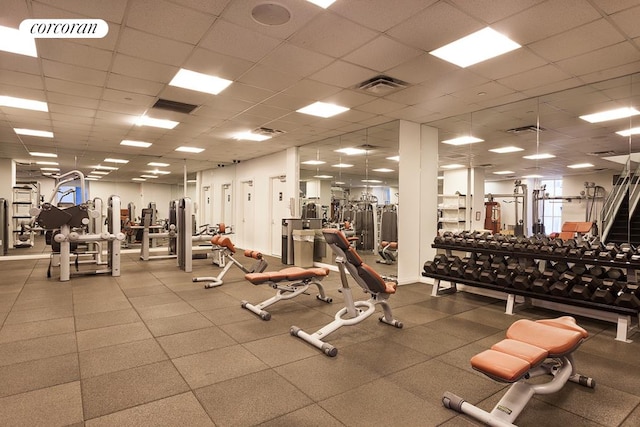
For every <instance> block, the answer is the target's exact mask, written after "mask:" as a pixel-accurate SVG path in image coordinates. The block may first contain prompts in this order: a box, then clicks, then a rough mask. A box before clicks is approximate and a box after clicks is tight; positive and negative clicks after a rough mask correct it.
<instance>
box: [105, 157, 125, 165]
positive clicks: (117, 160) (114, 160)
mask: <svg viewBox="0 0 640 427" xmlns="http://www.w3.org/2000/svg"><path fill="white" fill-rule="evenodd" d="M104 161H105V162H109V163H119V164H122V165H125V164H127V163H129V160H125V159H112V158H110V157H107V158H106V159H104Z"/></svg>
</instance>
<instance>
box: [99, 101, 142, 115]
mask: <svg viewBox="0 0 640 427" xmlns="http://www.w3.org/2000/svg"><path fill="white" fill-rule="evenodd" d="M124 102H126V101H123V102H112V101H107V100H104V99H103V100H102V101H100V109H101V110H104V111H112V112H114V113H124V114H131V115H134V116H141V115H142V114H144V112H145V111H146V110H147V106H142V105H132V104H125V103H124Z"/></svg>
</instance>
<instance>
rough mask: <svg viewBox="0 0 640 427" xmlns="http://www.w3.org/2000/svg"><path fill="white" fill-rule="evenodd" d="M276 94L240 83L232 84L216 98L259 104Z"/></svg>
mask: <svg viewBox="0 0 640 427" xmlns="http://www.w3.org/2000/svg"><path fill="white" fill-rule="evenodd" d="M275 93H276V92H274V91H271V90H265V89H262V88H258V87H255V86H249V85H246V84H243V83H240V82H234V83H233V84H231V85H230V86H228V87H227V88H226V89H225V90H223V91H222V92H220V93H219V94H218V95H217V96H218V97H220V98H221V99H226V98H235V99H240V100H242V101H249V102H255V103H261V102H263V101H264V100H266V99H268V98H270V97H272V96H274V94H275Z"/></svg>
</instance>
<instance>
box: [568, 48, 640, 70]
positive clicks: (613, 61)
mask: <svg viewBox="0 0 640 427" xmlns="http://www.w3.org/2000/svg"><path fill="white" fill-rule="evenodd" d="M638 60H640V52H638V49H637V48H636V47H635V46H633V45H632V44H631V43H629V42H623V43H618V44H616V45H613V46H608V47H605V48H602V49H598V50H595V51H592V52H589V53H585V54H583V55H579V56H576V57H574V58H569V59H566V60H563V61H559V62H558V63H557V64H558V67H560V68H561V69H562V70H564V71H565V72H567V73H570V74H573V75H575V76H581V75H583V74H589V73H593V72H597V71H600V70H606V69H608V68H612V67H616V66H620V65H624V64H628V63H631V62H636V61H638Z"/></svg>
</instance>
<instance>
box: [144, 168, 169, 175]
mask: <svg viewBox="0 0 640 427" xmlns="http://www.w3.org/2000/svg"><path fill="white" fill-rule="evenodd" d="M145 172H149V173H152V174H154V175H169V174H170V173H171V172H169V171H160V170H158V169H155V170H152V171H145Z"/></svg>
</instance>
